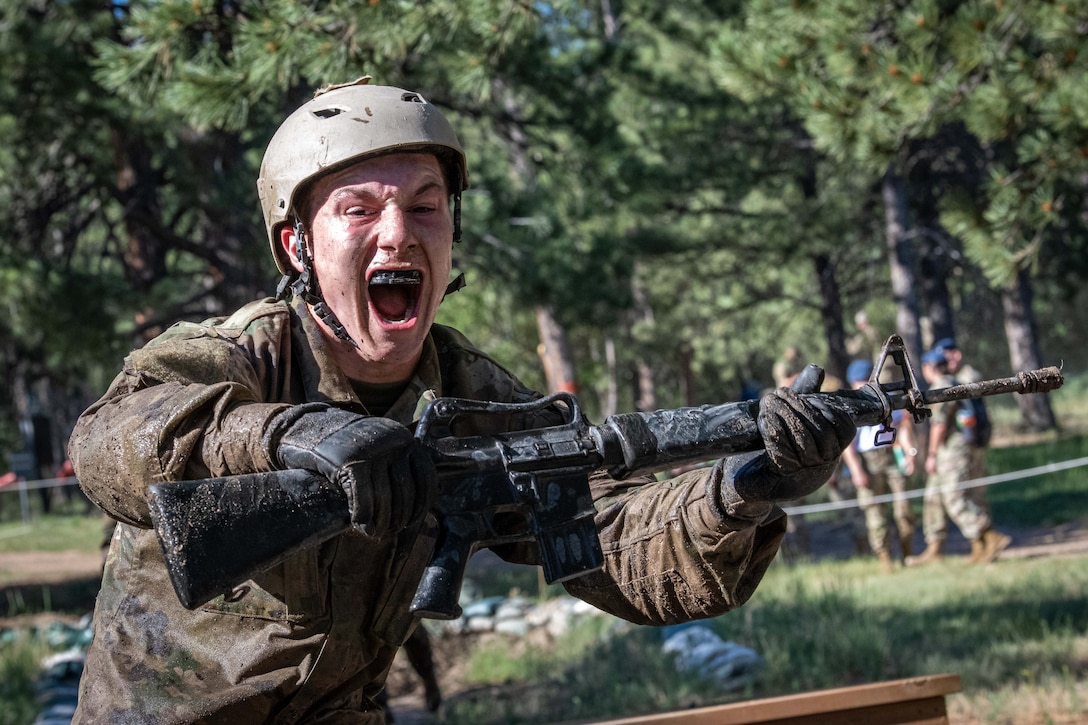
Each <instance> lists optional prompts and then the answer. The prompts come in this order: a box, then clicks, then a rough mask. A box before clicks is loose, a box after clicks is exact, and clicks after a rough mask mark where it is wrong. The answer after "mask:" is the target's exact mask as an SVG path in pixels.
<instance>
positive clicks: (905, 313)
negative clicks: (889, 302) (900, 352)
mask: <svg viewBox="0 0 1088 725" xmlns="http://www.w3.org/2000/svg"><path fill="white" fill-rule="evenodd" d="M881 195H882V196H883V198H884V220H885V228H886V230H887V239H886V241H887V246H888V267H889V268H890V270H891V278H892V297H893V299H894V300H895V331H896V332H897V333H898V334H899V335H900V336H902V338H903V343H904V344H905V345H906V348H907V352H908V353H909V355H910V357H911V360H920V359H921V356H922V339H921V337H922V336H921V327H920V325H919V324H918V297H917V295H916V294H915V291H914V290H915V287H916V284H917V281H916V279H915V268H914V261H915V259H914V258H915V255H914V246H913V244H912V242H911V240H910V239H909V238H908V235H907V229H908V227H909V224H910V222H909V221H908V219H907V188H906V185H905V184H904V183H903V177H901V176H900V175H899V174H897V173H896V172H895V171H894V170H893V169H891V168H889V169H888V171H887V173H886V174H884V180H883V182H882V184H881Z"/></svg>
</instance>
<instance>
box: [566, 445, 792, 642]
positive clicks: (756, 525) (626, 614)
mask: <svg viewBox="0 0 1088 725" xmlns="http://www.w3.org/2000/svg"><path fill="white" fill-rule="evenodd" d="M723 471H724V466H723V463H722V462H718V463H717V464H715V465H714V466H713V467H711V468H704V469H698V470H694V471H689V472H687V473H683V474H681V475H679V476H677V477H676V478H672V479H669V480H667V481H660V482H657V481H653V480H650V479H639V480H637V481H623V482H617V481H612V480H610V479H606V478H604V477H602V478H597V479H595V480H594V491H595V494H596V495H597V496H596V497H597V506H598V514H597V527H598V530H599V531H600V538H601V546H602V549H603V550H604V554H605V566H604V568H603V570H601V571H598V572H594V573H592V574H588V575H586V576H583V577H579V578H578V579H575V580H572V581H570V582H567V583H566V585H565V586H566V588H567V590H568V591H569V592H570V593H571V594H573V595H574V596H576V597H578V598H580V599H583V600H585V601H587V602H589V603H590V604H593V605H594V606H596V607H598V608H599V609H602V610H604V611H606V612H609V613H611V614H614V615H616V616H618V617H622V618H624V619H627V620H629V621H632V622H637V623H639V624H652V625H665V624H675V623H678V622H683V621H688V620H691V619H699V618H705V617H714V616H717V615H719V614H722V613H724V612H727V611H729V610H730V609H733V608H735V607H738V606H740V605H741V604H743V603H744V602H746V601H747V600H748V598H749V597H750V596H751V595H752V592H753V591H755V588H756V585H757V584H758V583H759V582H760V580H761V579H762V578H763V575H764V573H766V571H767V567H768V566H769V565H770V563H771V560H772V559H773V558H774V556H775V553H776V552H777V551H778V546H779V544H780V543H781V541H782V537H783V536H784V535H785V532H786V517H785V514H784V513H783V512H782V510H781V509H779V508H777V507H776V506H773V505H771V504H766V505H765V506H764V505H762V504H761V506H763V507H762V508H761V509H760V510H759V511H754V510H753V511H750V512H745V513H746V514H748V515H741V513H740V512H736V511H727V510H726V508H725V506H723V504H722V501H721V497H720V491H721V483H722V476H723V475H724V474H723Z"/></svg>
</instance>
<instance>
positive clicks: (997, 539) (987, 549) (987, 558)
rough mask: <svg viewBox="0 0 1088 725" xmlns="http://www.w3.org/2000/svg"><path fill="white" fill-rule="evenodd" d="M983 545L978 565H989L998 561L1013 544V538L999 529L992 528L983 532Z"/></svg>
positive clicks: (981, 537) (981, 538)
mask: <svg viewBox="0 0 1088 725" xmlns="http://www.w3.org/2000/svg"><path fill="white" fill-rule="evenodd" d="M979 541H981V543H982V551H981V552H980V553H979V557H978V561H977V562H975V563H977V564H989V563H990V562H993V561H996V560H997V557H998V556H1000V555H1001V552H1002V551H1004V550H1005V549H1006V548H1008V546H1009V544H1011V543H1012V538H1011V537H1010V536H1007V535H1005V534H1003V533H1001V532H1000V531H998V530H997V529H995V528H993V527H990V528H988V529H986V530H985V531H983V532H982V536H980V537H979Z"/></svg>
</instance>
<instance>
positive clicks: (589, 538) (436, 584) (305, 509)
mask: <svg viewBox="0 0 1088 725" xmlns="http://www.w3.org/2000/svg"><path fill="white" fill-rule="evenodd" d="M889 362H890V364H891V365H893V366H894V368H897V369H898V370H899V372H900V376H899V377H900V378H901V379H899V380H896V381H892V382H885V383H881V382H879V381H880V378H881V377H882V375H881V373H882V371H883V370H884V368H885V367H886V366H887V365H888V364H889ZM814 372H815V371H814ZM819 374H820V375H822V372H821V373H819ZM892 377H895V376H892ZM1062 382H1063V378H1062V373H1061V370H1060V369H1059V368H1057V367H1048V368H1043V369H1041V370H1034V371H1031V372H1021V373H1018V374H1017V375H1015V376H1013V377H1010V378H1004V379H1000V380H984V381H982V382H977V383H971V384H967V385H956V386H952V387H948V388H940V389H937V390H928V391H923V390H922V389H921V388H920V386H919V385H918V382H917V379H916V377H915V373H914V370H913V368H912V367H911V365H910V361H909V359H908V357H907V355H906V351H905V348H904V345H903V340H902V339H901V338H900V337H899V336H898V335H893V336H891V337H890V338H888V341H887V342H886V343H885V344H884V347H883V349H882V351H881V354H880V357H879V359H878V361H877V364H876V365H875V366H874V370H873V373H872V377H871V378H870V380H869V382H868V383H867V384H866V385H865V386H864V387H862V388H860V389H858V390H840V391H836V392H828V393H811V394H810V395H813V396H817V397H819V398H821V399H822V400H823V401H824V403H825V404H827V405H830V406H833V407H835V408H838V409H840V410H843V411H845V412H847V413H848V414H849V415H850V416H851V417H852V419H853V420H854V422H855V423H856V424H858V425H878V424H879V425H881V428H880V431H879V434H878V441H879V442H880V443H882V444H890V443H892V442H894V440H895V429H894V428H892V427H891V420H892V411H894V410H907V411H909V412H910V413H911V414H912V415H913V417H914V420H915V421H916V422H919V423H921V422H922V421H924V420H925V419H926V418H927V417H928V416H929V415H930V410H929V408H928V405H930V404H934V403H943V402H947V401H952V400H964V399H967V398H977V397H981V396H988V395H997V394H1002V393H1043V392H1047V391H1050V390H1055V389H1057V388H1059V387H1060V386H1061V385H1062ZM545 409H549V410H557V411H559V412H561V414H562V416H563V422H562V423H559V424H556V425H551V426H547V427H542V428H533V429H528V430H514V431H509V432H504V433H501V434H498V435H493V436H480V435H468V436H460V435H456V434H455V430H456V424H457V423H458V422H459V421H463V420H470V419H473V418H476V417H481V418H483V419H487V418H494V417H495V416H507V415H510V414H515V415H519V414H520V415H532V414H535V413H541V412H543V411H544V410H545ZM758 412H759V401H756V400H751V401H743V402H737V403H724V404H720V405H708V406H702V407H697V408H696V407H690V408H677V409H674V410H658V411H655V412H652V413H625V414H620V415H613V416H610V417H609V418H607V419H606V420H605V421H604V423H603V424H602V425H600V426H591V425H588V424H587V423H586V422H585V419H584V417H583V415H582V412H581V409H580V407H579V404H578V401H577V399H576V398H575V397H574V396H572V395H570V394H569V393H557V394H554V395H551V396H547V397H544V398H541V399H539V400H537V401H534V402H530V403H519V404H507V403H490V402H482V401H474V400H464V399H458V398H439V399H437V400H435V401H433V402H432V403H431V404H430V405H429V406H428V408H427V409H426V410H425V411H424V413H423V415H422V417H421V419H420V421H419V424H418V425H417V427H416V433H415V436H416V439H417V440H419V441H420V442H421V443H422V444H423V445H425V446H426V447H427V448H428V449H429V450H430V452H431V455H432V456H433V458H434V462H435V465H436V467H437V470H438V475H439V495H438V502H437V505H436V507H435V509H434V512H433V513H434V515H435V518H436V520H437V524H438V526H437V532H438V533H437V541H436V544H435V548H434V549H433V554H432V557H431V560H430V563H429V565H428V566H427V568H426V570H425V572H424V574H423V577H422V579H421V581H420V582H419V584H418V587H417V589H416V594H415V598H414V599H413V601H412V604H411V607H410V608H411V611H413V612H414V613H415V614H416V615H417V616H420V617H429V618H434V619H453V618H456V617H457V616H459V615H460V613H461V608H460V607H459V606H458V603H457V601H458V597H459V594H460V589H461V582H462V578H463V576H464V572H465V565H466V564H467V563H468V560H469V558H470V557H471V556H472V554H473V553H474V552H475V551H477V550H478V549H481V548H485V547H490V546H497V545H501V544H513V543H522V542H535V543H536V546H537V550H538V552H539V556H538V559H539V561H540V563H541V566H542V568H543V573H544V577H545V579H546V580H547V582H548V583H553V582H557V581H563V580H566V579H570V578H573V577H577V576H580V575H582V574H585V573H587V572H589V571H593V570H595V569H597V568H599V567H600V566H601V564H602V562H603V556H602V554H601V548H600V542H599V541H598V539H597V530H596V527H595V525H594V519H593V517H594V515H595V513H596V512H595V510H594V507H593V500H592V497H591V494H590V487H589V476H590V474H591V473H593V472H594V471H597V470H599V469H604V470H606V471H607V472H608V474H609V475H610V476H612V477H613V478H616V479H624V478H627V477H629V476H632V475H635V474H644V473H654V472H658V471H663V470H668V469H672V468H675V467H679V466H684V465H691V464H697V463H702V462H705V461H708V460H712V459H717V458H721V457H723V456H727V455H730V454H736V453H742V452H748V451H755V450H758V449H760V448H762V438H761V437H760V434H759V430H758V429H757V427H756V418H757V415H758ZM500 419H501V418H500ZM148 500H149V503H150V507H151V517H152V521H153V523H154V526H155V530H156V532H157V534H158V537H159V542H160V544H161V546H162V551H163V555H164V557H165V560H166V567H167V571H168V572H169V575H170V578H171V581H172V583H173V585H174V589H175V591H176V592H177V594H178V598H179V599H180V601H181V603H182V604H183V605H184V606H185V607H187V608H189V609H194V608H196V607H198V606H200V605H202V604H205V603H206V602H208V601H210V600H211V599H213V598H214V597H216V596H218V595H224V596H227V597H228V598H229V597H231V596H233V595H235V593H236V592H237V591H238V590H237V587H238V586H239V585H241V584H242V583H243V582H244V581H246V580H248V579H251V578H253V579H257V578H258V577H259V575H260V573H261V572H263V571H265V570H267V569H268V568H270V567H271V566H273V565H274V564H276V563H279V562H280V561H282V560H284V559H286V558H287V557H288V556H290V555H291V554H293V553H294V552H296V551H298V550H300V549H301V548H303V547H308V546H315V545H317V544H320V543H321V542H324V541H326V540H328V539H330V538H332V537H333V536H336V535H337V534H340V533H343V532H345V531H347V530H348V529H349V528H350V522H349V520H348V514H347V504H346V498H345V496H344V494H343V492H342V491H341V490H340V489H339V487H338V486H335V485H333V484H331V483H329V482H328V481H327V480H326V479H325V478H324V477H323V476H320V475H318V474H316V473H312V472H310V471H302V470H293V471H274V472H271V473H257V474H247V475H241V476H230V477H222V478H210V479H204V480H199V481H182V482H173V483H170V482H167V483H159V484H154V485H152V486H151V487H150V490H149V494H148ZM432 528H433V527H432ZM420 535H424V534H422V533H421V534H420Z"/></svg>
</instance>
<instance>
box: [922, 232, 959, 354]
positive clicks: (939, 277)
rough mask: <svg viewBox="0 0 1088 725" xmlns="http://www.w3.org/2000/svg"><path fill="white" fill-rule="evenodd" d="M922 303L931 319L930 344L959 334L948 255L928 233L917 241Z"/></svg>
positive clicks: (929, 319) (927, 317)
mask: <svg viewBox="0 0 1088 725" xmlns="http://www.w3.org/2000/svg"><path fill="white" fill-rule="evenodd" d="M918 249H919V251H920V255H919V257H920V259H919V260H918V263H919V270H920V272H921V279H920V280H919V281H920V285H919V286H920V287H921V289H922V304H923V305H924V309H925V314H926V319H927V320H928V322H929V343H933V342H936V341H937V340H940V339H942V338H945V337H951V338H955V337H956V324H955V321H954V319H953V315H952V299H951V297H950V296H949V294H948V256H947V254H946V253H945V252H944V251H943V250H941V248H940V247H939V245H937V244H935V243H934V241H933V240H932V239H931V238H930V237H928V236H926V237H922V238H921V241H920V242H919V243H918Z"/></svg>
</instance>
